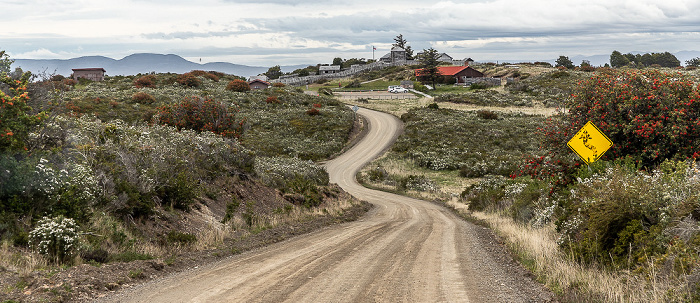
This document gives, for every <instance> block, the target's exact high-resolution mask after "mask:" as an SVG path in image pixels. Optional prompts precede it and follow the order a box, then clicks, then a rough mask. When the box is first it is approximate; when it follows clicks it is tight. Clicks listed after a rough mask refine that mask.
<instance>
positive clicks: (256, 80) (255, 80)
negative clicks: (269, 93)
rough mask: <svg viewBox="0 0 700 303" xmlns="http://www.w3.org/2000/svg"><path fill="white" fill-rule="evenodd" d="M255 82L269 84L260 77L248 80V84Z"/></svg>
mask: <svg viewBox="0 0 700 303" xmlns="http://www.w3.org/2000/svg"><path fill="white" fill-rule="evenodd" d="M255 82H260V83H262V84H265V85H267V86H270V85H271V84H270V82H267V81H263V80H260V79H253V80H252V81H249V82H248V85H250V84H253V83H255Z"/></svg>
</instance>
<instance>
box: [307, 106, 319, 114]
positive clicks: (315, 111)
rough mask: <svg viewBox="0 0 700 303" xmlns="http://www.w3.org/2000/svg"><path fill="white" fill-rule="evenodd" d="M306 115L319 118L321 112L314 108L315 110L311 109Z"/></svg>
mask: <svg viewBox="0 0 700 303" xmlns="http://www.w3.org/2000/svg"><path fill="white" fill-rule="evenodd" d="M306 114H307V115H309V116H318V115H320V114H321V112H320V111H318V109H316V108H315V107H314V108H311V109H309V110H307V111H306Z"/></svg>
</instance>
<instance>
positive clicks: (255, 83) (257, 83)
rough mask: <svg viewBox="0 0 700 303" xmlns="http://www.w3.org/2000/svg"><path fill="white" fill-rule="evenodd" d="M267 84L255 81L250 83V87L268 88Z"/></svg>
mask: <svg viewBox="0 0 700 303" xmlns="http://www.w3.org/2000/svg"><path fill="white" fill-rule="evenodd" d="M266 88H267V85H265V83H260V82H254V83H252V84H250V89H266Z"/></svg>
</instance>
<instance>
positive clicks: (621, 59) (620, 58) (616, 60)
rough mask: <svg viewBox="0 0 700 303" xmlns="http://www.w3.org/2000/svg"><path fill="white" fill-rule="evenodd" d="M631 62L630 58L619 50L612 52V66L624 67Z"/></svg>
mask: <svg viewBox="0 0 700 303" xmlns="http://www.w3.org/2000/svg"><path fill="white" fill-rule="evenodd" d="M627 64H630V60H629V59H627V57H625V55H623V54H622V53H620V52H618V51H613V52H612V54H610V66H612V67H623V66H626V65H627Z"/></svg>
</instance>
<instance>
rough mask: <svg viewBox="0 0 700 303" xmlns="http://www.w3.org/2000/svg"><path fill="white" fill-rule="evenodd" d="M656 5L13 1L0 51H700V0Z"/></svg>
mask: <svg viewBox="0 0 700 303" xmlns="http://www.w3.org/2000/svg"><path fill="white" fill-rule="evenodd" d="M657 2H658V1H655V0H640V1H636V2H634V3H629V2H628V1H623V0H571V1H566V3H561V2H559V1H552V0H534V1H528V2H527V3H524V2H522V1H518V0H492V1H484V0H462V1H439V2H436V3H427V2H424V1H417V0H409V1H404V2H402V3H401V5H396V4H395V3H394V2H390V1H366V0H359V1H355V2H353V3H352V4H348V3H346V2H344V1H338V0H330V1H326V2H324V3H323V4H319V3H317V2H311V1H305V0H257V1H252V0H205V1H200V2H197V3H190V2H175V3H173V2H172V1H168V2H166V1H162V0H149V1H140V2H136V1H133V0H125V1H120V2H118V3H112V2H83V1H77V0H67V1H62V2H61V3H45V2H39V1H36V0H28V1H22V2H20V1H11V2H9V3H6V4H3V10H4V12H5V14H4V18H3V19H1V20H0V26H2V27H3V28H7V29H10V30H8V31H4V32H2V33H0V49H2V50H5V51H7V53H8V55H10V56H11V58H15V59H62V60H67V59H70V58H76V57H81V56H105V57H108V58H115V59H116V58H123V57H126V56H128V55H130V54H135V53H159V54H177V55H178V56H181V57H183V58H185V59H187V60H189V61H192V62H197V63H202V64H204V63H211V62H229V63H233V64H241V65H247V66H262V67H264V66H268V67H269V66H275V65H280V66H282V65H300V64H309V63H331V62H332V60H333V58H335V57H340V58H344V59H349V58H358V59H359V58H365V59H372V58H373V52H372V49H373V47H376V48H377V51H376V52H374V59H378V58H379V57H381V56H382V55H383V54H385V53H387V52H389V49H390V47H391V44H392V43H394V40H393V39H394V38H395V37H396V36H398V35H399V34H402V35H403V37H404V39H405V40H406V41H407V42H408V45H410V46H411V48H412V49H413V50H414V51H416V52H418V51H420V50H423V49H429V48H431V47H432V48H435V49H437V50H439V51H440V52H445V53H447V54H450V55H451V56H453V57H454V58H456V59H463V58H467V57H471V58H473V59H474V60H477V61H480V62H489V61H509V60H514V61H517V60H525V59H527V60H532V61H545V60H551V59H552V58H558V57H559V56H567V57H570V58H572V57H577V56H594V55H603V54H610V53H611V52H612V51H613V50H617V51H620V52H622V53H630V52H635V51H640V52H643V53H652V52H655V53H658V52H665V51H668V52H671V53H678V52H681V51H695V50H697V49H699V48H700V47H699V46H698V43H697V41H700V39H699V38H700V32H698V30H697V28H698V25H700V21H698V19H697V18H696V16H697V15H698V13H700V3H697V1H693V0H672V1H665V2H663V3H657ZM518 58H521V59H518ZM200 60H201V61H200ZM576 63H578V62H576Z"/></svg>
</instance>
